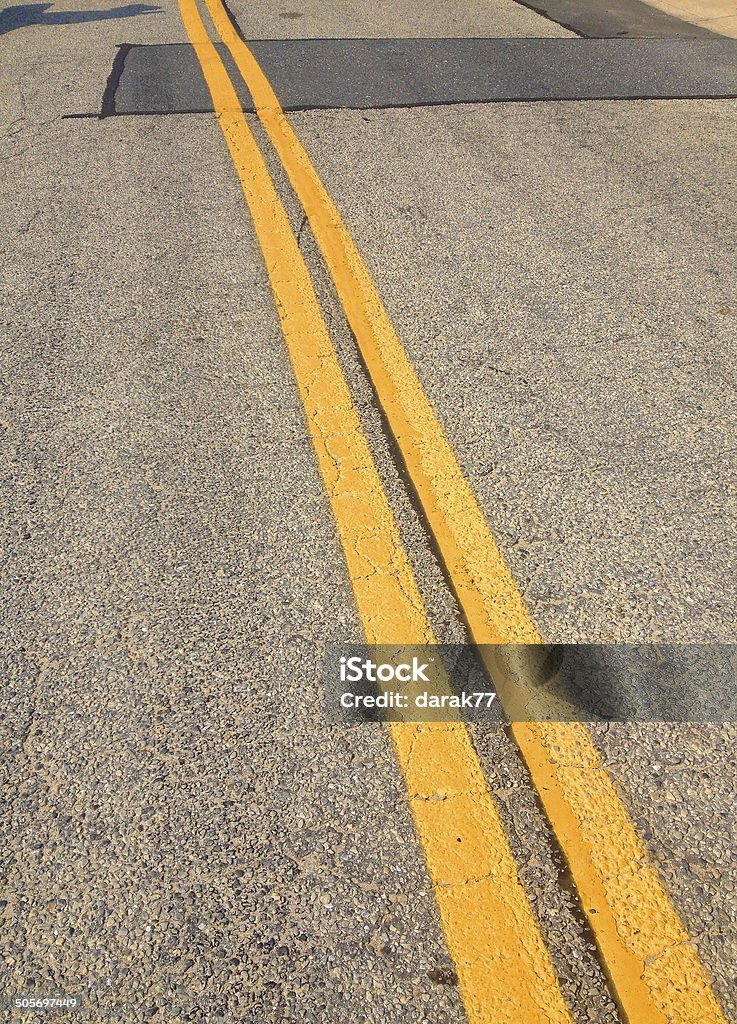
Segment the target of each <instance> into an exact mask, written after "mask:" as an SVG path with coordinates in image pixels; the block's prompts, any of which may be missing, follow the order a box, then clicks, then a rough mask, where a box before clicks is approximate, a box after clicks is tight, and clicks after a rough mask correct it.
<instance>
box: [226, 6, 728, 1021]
mask: <svg viewBox="0 0 737 1024" xmlns="http://www.w3.org/2000/svg"><path fill="white" fill-rule="evenodd" d="M206 3H207V7H208V10H209V11H210V15H211V17H212V20H213V23H214V25H215V27H216V29H217V31H218V33H219V34H220V36H221V38H222V40H223V42H224V43H225V44H226V46H227V47H228V49H229V50H230V52H231V54H232V56H233V58H234V60H235V62H236V64H237V66H238V69H239V71H240V73H241V75H242V76H243V78H244V80H245V82H246V85H247V86H248V88H249V90H250V92H251V95H252V98H253V101H254V105H255V108H256V111H257V113H258V116H259V118H260V120H261V123H262V124H263V126H264V128H265V129H266V132H267V134H268V136H269V138H270V140H271V142H272V144H273V146H274V149H275V150H276V153H277V155H278V156H279V159H280V160H281V162H282V165H283V166H284V169H285V170H286V172H287V175H288V177H289V180H290V182H291V185H292V187H293V188H294V191H295V193H296V195H297V197H298V198H299V200H300V202H301V204H302V206H303V209H304V211H305V213H306V214H307V217H308V219H309V222H310V226H311V228H312V232H313V235H314V237H315V240H316V241H317V244H318V246H319V247H320V251H321V252H322V255H323V258H324V260H325V263H326V266H327V267H328V270H329V271H330V274H331V276H332V278H333V281H334V283H335V286H336V290H337V292H338V295H339V297H340V300H341V302H342V304H343V307H344V309H345V312H346V316H347V318H348V321H349V323H350V326H351V328H352V330H353V333H354V335H355V338H356V341H357V344H358V346H359V348H360V351H361V354H362V356H363V359H364V362H365V364H366V366H367V369H368V372H369V374H370V376H371V379H372V382H373V385H374V388H375V390H376V393H377V396H378V399H379V401H380V403H381V406H382V409H383V411H384V414H385V416H386V419H387V422H388V424H389V426H390V428H391V430H392V433H393V435H394V437H395V440H396V442H397V444H398V447H399V450H400V451H401V453H402V457H403V459H404V461H405V464H406V466H407V470H408V472H409V475H410V478H411V480H412V483H413V486H414V488H415V490H416V492H417V495H418V497H419V499H420V502H421V504H422V508H423V511H424V513H425V516H426V518H427V520H428V524H429V526H430V528H431V530H432V533H433V535H434V537H435V540H436V542H437V545H438V548H439V550H440V552H441V555H442V558H443V560H444V563H445V566H446V569H447V571H448V573H449V576H450V579H451V580H452V583H453V587H454V589H455V592H456V595H457V597H458V600H459V603H460V605H461V607H462V609H463V612H464V614H465V616H466V620H467V622H468V624H469V628H470V631H471V634H472V636H473V639H474V640H475V642H476V643H477V644H479V645H490V644H496V643H533V644H534V643H539V642H540V641H541V638H540V635H539V633H538V631H537V629H536V628H535V626H534V624H533V622H532V620H531V618H530V615H529V613H528V611H527V609H526V607H525V604H524V601H523V599H522V596H521V594H520V593H519V590H518V589H517V586H516V584H515V582H514V580H513V578H512V575H511V573H510V571H509V568H508V566H507V564H506V562H505V560H504V557H503V555H502V553H501V552H500V550H499V548H498V546H497V544H496V542H495V541H494V539H493V537H492V536H491V533H490V531H489V528H488V524H487V522H486V520H485V518H484V516H483V514H482V512H481V509H480V508H479V506H478V503H477V501H476V499H475V497H474V495H473V493H472V491H471V488H470V486H469V484H468V482H467V481H466V479H465V477H464V476H463V473H462V472H461V469H460V467H459V466H458V463H457V460H456V458H455V454H454V453H453V451H452V448H451V446H450V444H449V442H448V440H447V438H446V437H445V434H444V432H443V429H442V427H441V426H440V423H439V422H438V420H437V417H436V415H435V413H434V411H433V409H432V406H431V405H430V402H429V400H428V399H427V396H426V395H425V392H424V390H423V388H422V385H421V384H420V381H419V380H418V378H417V375H416V374H415V372H414V369H413V368H412V366H411V364H410V362H409V359H408V358H407V355H406V353H405V351H404V348H403V347H402V344H401V342H400V341H399V339H398V337H397V335H396V332H395V330H394V327H393V325H392V323H391V321H390V320H389V317H388V316H387V314H386V311H385V310H384V307H383V305H382V302H381V299H380V297H379V295H378V292H377V291H376V288H375V286H374V284H373V281H372V280H371V277H370V275H369V272H368V270H367V269H366V266H365V264H364V263H363V260H362V259H361V256H360V254H359V252H358V250H357V248H356V246H355V244H354V242H353V240H352V238H351V236H350V234H349V232H348V229H347V228H346V226H345V225H344V223H343V221H342V219H341V217H340V215H339V213H338V211H337V209H336V207H335V205H334V203H333V201H332V199H331V198H330V196H329V194H328V192H327V190H326V189H325V186H324V185H323V183H322V181H321V180H320V177H319V175H318V174H317V171H316V170H315V168H314V167H313V165H312V163H311V161H310V159H309V157H308V155H307V153H306V151H305V150H304V147H303V146H302V144H301V143H300V141H299V139H298V138H297V136H296V134H295V132H294V130H293V129H292V127H291V125H290V124H289V122H288V120H287V118H286V116H285V114H284V112H283V111H282V109H281V106H280V104H279V101H278V99H277V97H276V95H275V93H274V91H273V89H272V88H271V85H270V83H269V82H268V79H267V78H266V76H265V75H264V74H263V72H262V70H261V68H260V67H259V65H258V63H257V61H256V59H255V57H254V56H253V54H252V53H251V51H250V50H249V49H248V47H247V45H246V44H245V43H244V42H243V41H242V40H241V39H240V37H239V36H238V34H237V33H236V32H235V30H234V28H233V25H232V23H231V21H230V19H229V17H228V15H227V13H226V11H225V9H224V7H223V5H222V3H221V0H206ZM481 649H482V651H483V650H484V648H483V647H482V648H481ZM486 653H487V656H488V651H487V652H486ZM490 667H491V668H492V670H493V665H491V666H490ZM498 679H499V677H498V676H497V677H496V679H495V681H497V680H498ZM498 689H499V696H500V699H501V700H502V703H503V704H504V706H505V710H507V713H508V714H509V715H510V717H511V718H513V719H516V720H517V721H518V723H519V719H520V717H521V715H522V714H523V713H524V711H525V710H526V709H531V708H535V705H534V703H531V701H530V699H529V698H530V695H529V693H528V692H526V691H525V688H524V687H522V689H521V690H520V688H519V687H518V686H516V685H510V684H509V682H508V680H506V679H502V680H501V685H499V683H498ZM535 710H540V709H538V708H535ZM542 710H545V709H542ZM530 717H532V715H530ZM543 717H550V716H549V715H548V716H543ZM513 731H514V735H515V738H516V740H517V742H518V745H519V747H520V750H521V752H522V754H523V756H524V758H525V761H526V763H527V765H528V768H529V770H530V774H531V776H532V779H533V781H534V783H535V786H536V788H537V790H538V792H539V793H540V796H541V799H542V802H543V804H544V807H545V810H546V812H547V815H548V818H549V820H550V823H551V825H552V827H553V829H554V831H555V833H556V836H557V838H558V840H559V842H560V844H561V847H562V849H563V850H564V852H565V854H566V857H567V859H568V864H569V867H570V870H571V874H572V877H573V879H574V882H575V884H576V887H577V889H578V891H579V893H580V895H581V899H582V904H583V908H584V911H585V912H586V914H587V916H588V920H589V923H590V925H591V928H592V931H593V933H594V935H595V937H596V941H597V944H598V946H599V949H600V952H601V956H602V960H603V963H604V966H605V969H606V970H607V972H608V974H609V978H610V981H611V984H612V988H613V991H614V994H615V996H616V998H617V1001H618V1003H619V1005H620V1008H621V1010H622V1012H623V1014H624V1016H625V1017H626V1019H627V1020H628V1021H629V1022H630V1024H696V1022H698V1024H726V1022H725V1018H724V1015H723V1013H722V1011H721V1009H720V1007H719V1004H718V1002H717V1000H716V998H715V996H714V994H713V992H712V989H711V986H710V984H709V981H708V979H707V976H706V974H705V972H704V970H703V968H702V966H701V964H700V961H699V958H698V955H697V953H696V950H695V948H694V947H693V945H691V944H690V942H689V941H688V937H687V935H686V933H685V930H684V928H683V925H682V924H681V922H680V919H679V917H678V914H677V912H676V910H675V908H674V907H673V905H672V903H671V901H670V899H669V897H668V895H667V894H666V892H665V890H664V888H663V885H662V883H661V881H660V879H659V878H658V876H657V874H656V873H655V871H654V870H653V869H652V867H651V866H650V865H649V864H648V862H647V859H646V855H645V851H644V849H643V848H642V845H641V843H640V841H639V839H638V838H637V835H636V832H635V829H634V826H633V825H632V822H631V819H630V817H629V815H628V813H627V811H626V809H625V807H624V805H623V803H622V801H621V798H620V797H619V795H618V794H617V792H616V790H615V788H614V786H613V784H612V782H611V779H609V777H608V775H607V774H606V773H605V771H604V769H603V767H602V766H601V762H600V760H599V758H598V755H597V753H596V749H595V747H594V745H593V742H592V740H591V737H590V735H589V733H588V731H587V730H585V729H584V728H583V727H582V726H581V725H579V724H576V723H568V724H559V725H549V724H540V725H531V724H525V723H524V722H522V723H519V724H515V725H514V726H513ZM577 757H579V758H581V759H582V760H581V763H580V764H578V765H576V764H567V762H568V761H570V759H571V758H573V759H574V761H575V759H576V758H577ZM410 791H411V787H410ZM592 823H593V824H592ZM429 861H430V862H431V859H430V858H429ZM439 904H440V907H441V913H442V914H443V920H444V922H445V925H446V928H447V927H451V928H454V927H456V926H457V918H456V915H455V902H454V899H451V898H450V897H448V899H444V898H443V897H441V898H439ZM468 941H469V942H470V941H471V936H470V935H469V936H468ZM469 948H470V947H469ZM454 955H455V953H454ZM468 972H469V973H467V974H466V975H465V978H466V983H467V984H472V983H473V982H474V980H475V978H476V975H475V973H474V969H473V968H472V967H471V966H469V968H468ZM523 1019H524V1018H523Z"/></svg>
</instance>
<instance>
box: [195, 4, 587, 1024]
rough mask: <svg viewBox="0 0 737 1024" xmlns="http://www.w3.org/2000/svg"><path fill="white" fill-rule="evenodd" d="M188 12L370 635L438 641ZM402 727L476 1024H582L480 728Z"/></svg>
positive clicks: (295, 263)
mask: <svg viewBox="0 0 737 1024" xmlns="http://www.w3.org/2000/svg"><path fill="white" fill-rule="evenodd" d="M179 5H180V9H181V13H182V19H183V21H184V25H185V28H186V30H187V34H188V36H189V38H190V41H191V42H192V45H193V47H194V49H195V52H196V54H197V56H198V58H199V61H200V64H201V65H202V70H203V72H204V75H205V79H206V81H207V84H208V87H209V89H210V92H211V94H212V99H213V103H214V107H215V110H216V112H217V117H218V121H219V123H220V126H221V128H222V130H223V134H224V136H225V139H226V141H227V144H228V147H229V149H230V153H231V156H232V158H233V162H234V164H235V167H236V170H237V172H238V176H239V178H240V181H241V185H242V188H243V194H244V197H245V199H246V202H247V204H248V207H249V209H250V211H251V215H252V218H253V224H254V228H255V231H256V235H257V238H258V241H259V245H260V247H261V251H262V254H263V258H264V261H265V263H266V267H267V271H268V274H269V280H270V282H271V287H272V290H273V293H274V299H275V303H276V307H277V310H278V313H279V317H280V320H281V327H282V332H283V334H284V338H285V340H286V343H287V347H288V350H289V354H290V357H291V360H292V365H293V367H294V373H295V377H296V380H297V385H298V388H299V392H300V395H301V398H302V402H303V405H304V408H305V413H306V416H307V423H308V426H309V430H310V434H311V437H312V441H313V444H314V447H315V451H316V454H317V459H318V464H319V466H320V471H321V474H322V478H323V481H324V484H325V488H326V490H327V493H328V497H329V500H330V503H331V506H332V510H333V515H334V517H335V521H336V524H337V527H338V532H339V535H340V540H341V543H342V546H343V551H344V553H345V559H346V563H347V566H348V571H349V575H350V578H351V583H352V585H353V589H354V592H355V595H356V603H357V606H358V610H359V614H360V616H361V621H362V624H363V629H364V633H365V635H366V639H367V641H368V642H369V643H372V644H389V643H392V644H394V643H396V644H403V645H406V644H412V643H415V644H420V643H425V644H427V643H434V642H435V641H434V636H433V632H432V628H431V626H430V623H429V621H428V618H427V613H426V611H425V607H424V604H423V601H422V597H421V595H420V593H419V591H418V589H417V585H416V583H415V579H414V575H413V573H412V569H411V567H410V565H409V562H408V560H407V556H406V554H405V551H404V549H403V547H402V545H401V541H400V537H399V533H398V531H397V527H396V523H395V521H394V517H393V515H392V512H391V509H390V507H389V504H388V501H387V498H386V495H385V493H384V490H383V488H382V486H381V481H380V479H379V476H378V473H377V471H376V467H375V465H374V462H373V459H372V457H371V453H370V450H369V447H368V443H367V441H366V438H365V436H364V434H363V432H362V429H361V425H360V422H359V420H358V417H357V415H356V412H355V409H354V407H353V403H352V401H351V396H350V392H349V390H348V386H347V384H346V381H345V378H344V376H343V374H342V371H341V369H340V365H339V363H338V359H337V356H336V353H335V350H334V348H333V346H332V343H331V341H330V338H329V336H328V332H327V329H326V326H325V322H324V320H323V318H322V314H321V312H320V309H319V306H318V303H317V299H316V297H315V293H314V289H313V287H312V282H311V280H310V277H309V273H308V271H307V267H306V265H305V263H304V260H303V258H302V255H301V253H300V251H299V248H298V246H297V242H296V240H295V238H294V235H293V233H292V230H291V227H290V225H289V221H288V219H287V215H286V212H285V210H284V207H283V205H282V203H281V200H280V199H279V197H278V195H277V193H276V190H275V189H274V185H273V182H272V180H271V177H270V175H269V172H268V170H267V168H266V165H265V163H264V160H263V157H262V155H261V153H260V151H259V149H258V146H257V144H256V142H255V139H254V138H253V135H252V133H251V131H250V129H249V127H248V124H247V122H246V119H245V117H244V115H243V112H242V110H241V109H240V106H239V103H238V99H237V96H236V94H235V91H234V90H233V86H232V83H231V82H230V79H229V77H228V75H227V72H226V70H225V68H224V66H223V64H222V61H221V60H220V57H219V55H218V53H217V51H216V50H215V48H214V46H213V44H212V42H211V41H210V39H209V37H208V35H207V31H206V29H205V26H204V24H203V22H202V19H201V17H200V14H199V12H198V10H197V7H196V4H195V2H194V0H179ZM391 730H392V736H393V738H394V742H395V746H396V750H397V756H398V760H399V763H400V766H401V767H402V770H403V771H404V774H405V778H406V779H407V784H408V788H409V796H410V802H411V805H412V808H413V812H414V816H415V821H416V824H417V829H418V832H419V835H420V838H421V840H422V843H423V847H424V849H425V852H426V855H427V862H428V868H429V872H430V877H431V878H432V881H433V883H434V887H435V893H436V896H437V901H438V906H439V908H440V914H441V919H442V921H443V925H444V929H445V934H446V940H447V944H448V948H449V952H450V954H451V956H452V957H453V959H454V961H455V963H456V965H457V971H458V976H459V982H460V986H461V991H462V994H463V999H464V1003H465V1006H466V1009H467V1012H468V1017H469V1020H470V1022H471V1024H519V1022H520V1021H524V1024H571V1018H570V1016H569V1013H568V1010H567V1008H566V1005H565V1002H564V1000H563V997H562V995H561V992H560V988H559V987H558V982H557V979H556V977H555V972H554V970H553V965H552V962H551V960H550V955H549V953H548V951H547V949H546V948H545V944H544V942H543V940H542V936H541V934H540V930H539V927H538V924H537V921H536V920H535V917H534V914H533V912H532V909H531V907H530V904H529V901H528V900H527V896H526V895H525V892H524V890H523V888H522V885H521V883H520V880H519V878H518V876H517V870H516V866H515V863H514V859H513V857H512V854H511V852H510V850H509V846H508V843H507V839H506V836H505V833H504V829H503V827H502V824H501V821H500V819H499V815H498V813H497V810H496V807H495V805H494V803H493V801H492V799H491V797H490V795H489V792H488V789H487V787H486V783H485V780H484V776H483V772H482V770H481V766H480V764H479V762H478V758H477V756H476V753H475V751H474V749H473V746H472V744H471V742H470V739H469V736H468V732H467V730H466V729H465V727H464V726H463V725H460V724H450V723H438V724H423V725H412V724H409V723H394V724H392V726H391ZM456 846H463V848H464V855H463V857H462V858H461V861H462V864H463V871H464V872H467V873H468V874H467V875H465V876H462V872H460V871H459V870H458V868H457V864H458V861H459V858H458V854H457V853H455V847H456ZM449 850H453V851H454V857H455V859H451V858H450V857H449V856H448V851H449ZM453 866H455V870H454V871H453V873H452V874H449V873H448V871H449V868H450V867H453Z"/></svg>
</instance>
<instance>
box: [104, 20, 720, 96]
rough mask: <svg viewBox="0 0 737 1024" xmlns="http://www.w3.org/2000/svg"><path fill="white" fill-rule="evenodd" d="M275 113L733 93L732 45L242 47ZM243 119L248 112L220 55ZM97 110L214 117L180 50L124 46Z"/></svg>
mask: <svg viewBox="0 0 737 1024" xmlns="http://www.w3.org/2000/svg"><path fill="white" fill-rule="evenodd" d="M248 45H249V46H250V48H251V49H252V51H253V53H254V54H255V56H256V59H257V60H258V61H259V63H260V64H261V67H262V68H263V70H264V72H265V73H266V75H267V76H268V78H269V80H270V81H271V83H272V85H273V87H274V90H275V92H276V94H277V96H278V97H279V100H280V102H281V104H282V106H283V107H284V109H285V110H314V109H335V108H349V109H376V108H382V107H411V106H432V105H442V104H455V103H493V102H503V101H534V100H596V99H671V98H684V99H685V98H688V99H713V98H728V97H735V96H737V42H736V41H735V40H732V39H721V38H719V39H717V38H714V39H711V40H686V39H647V40H639V39H280V40H254V41H250V42H249V43H248ZM218 50H219V52H220V54H221V56H222V57H223V59H224V61H225V64H226V67H227V68H228V71H229V73H230V75H231V78H232V80H233V83H234V85H235V88H236V91H237V93H238V96H239V99H240V100H241V103H242V105H243V108H244V110H251V111H252V110H253V103H252V100H251V97H250V94H249V93H248V90H247V89H246V87H245V85H244V83H243V82H242V81H241V79H240V76H239V75H238V74H237V72H236V70H235V67H234V65H233V61H232V59H231V57H230V55H229V54H228V52H227V50H226V49H225V48H224V47H223V46H220V47H218ZM119 71H120V73H119V74H118V76H117V88H116V90H115V95H114V97H110V96H106V103H107V112H113V110H114V112H115V113H117V114H172V113H187V112H200V111H201V112H205V111H212V109H213V108H212V100H211V99H210V94H209V92H208V90H207V86H206V84H205V81H204V78H203V76H202V71H201V69H200V65H199V62H198V60H197V57H196V55H195V53H194V51H193V49H192V48H191V46H189V45H187V44H169V45H162V46H131V47H130V48H129V49H128V51H127V53H126V56H125V61H124V63H123V66H122V70H121V69H119Z"/></svg>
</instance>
